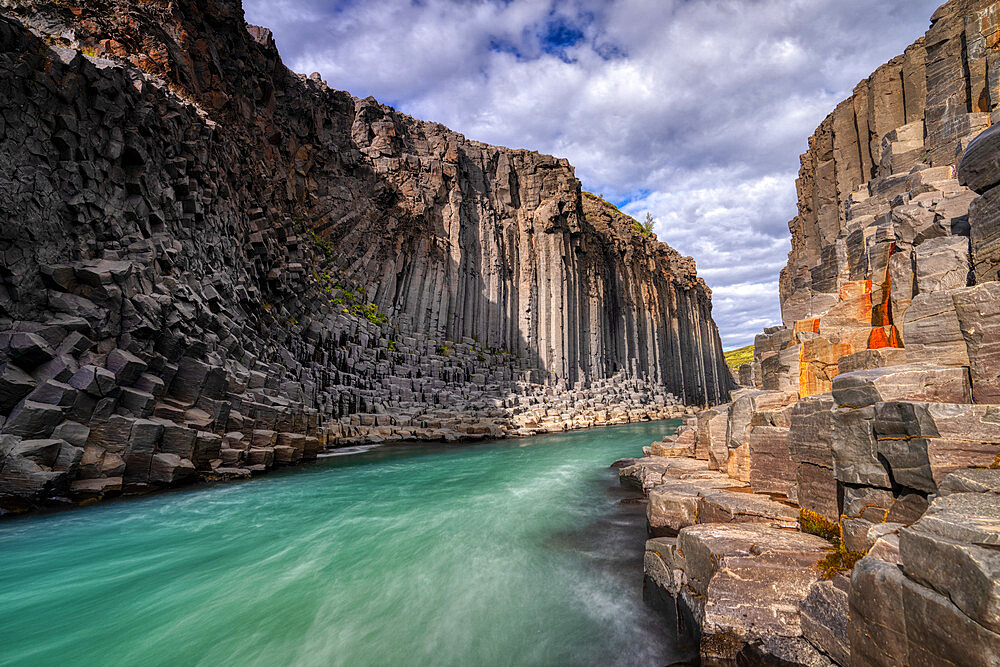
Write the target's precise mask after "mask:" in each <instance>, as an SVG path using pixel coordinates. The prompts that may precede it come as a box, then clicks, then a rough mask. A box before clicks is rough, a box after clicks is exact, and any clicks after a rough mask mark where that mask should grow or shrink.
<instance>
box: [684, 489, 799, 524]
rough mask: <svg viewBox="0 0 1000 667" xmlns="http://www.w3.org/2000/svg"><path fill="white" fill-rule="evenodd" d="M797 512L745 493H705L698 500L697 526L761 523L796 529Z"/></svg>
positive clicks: (784, 504) (721, 491)
mask: <svg viewBox="0 0 1000 667" xmlns="http://www.w3.org/2000/svg"><path fill="white" fill-rule="evenodd" d="M798 521H799V509H798V508H797V507H795V506H793V505H789V504H787V503H782V502H778V501H777V500H772V499H771V498H769V497H768V496H764V495H760V494H756V493H749V492H746V491H730V490H718V491H711V492H706V493H704V494H702V495H701V497H700V498H699V499H698V523H700V524H703V523H721V524H729V523H761V524H766V525H769V526H774V527H776V528H796V527H797V526H798Z"/></svg>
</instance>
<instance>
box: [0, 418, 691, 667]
mask: <svg viewBox="0 0 1000 667" xmlns="http://www.w3.org/2000/svg"><path fill="white" fill-rule="evenodd" d="M675 424H676V422H673V423H670V427H672V426H673V425H675ZM667 429H668V423H662V422H661V423H658V424H655V423H654V424H636V425H629V426H620V427H610V428H603V429H594V430H589V431H580V432H575V433H567V434H558V435H549V436H540V437H535V438H527V439H522V440H507V441H500V442H489V443H482V444H475V445H465V446H444V445H436V446H422V447H415V446H412V447H411V446H389V447H381V448H377V449H373V450H370V451H367V452H362V453H357V454H354V455H350V456H337V457H329V458H325V459H322V460H321V461H319V462H317V463H316V464H313V465H306V466H303V467H300V468H296V469H287V470H283V471H280V472H277V473H273V474H271V475H268V476H266V477H263V478H261V479H257V480H253V481H249V482H242V483H233V484H219V485H211V486H202V487H198V488H193V489H187V490H181V491H177V492H171V493H163V494H158V495H153V496H148V497H144V498H135V499H128V500H122V501H117V502H111V503H106V504H103V505H98V506H92V507H87V508H82V509H76V510H71V511H65V512H56V513H51V514H43V515H36V516H29V517H21V518H15V519H11V520H5V521H2V522H0V665H5V666H6V665H142V666H144V667H145V666H149V665H172V666H173V665H213V666H214V665H240V666H242V665H267V666H271V665H275V666H278V665H350V666H356V665H361V666H363V665H650V666H654V665H658V666H662V665H666V664H670V663H672V662H674V661H678V660H681V659H683V658H684V655H683V653H682V651H681V649H680V648H679V646H678V642H677V640H676V639H675V638H674V636H673V623H671V622H670V621H669V620H667V618H666V617H665V616H663V615H661V614H659V613H657V612H656V611H654V610H653V609H652V608H651V607H650V606H649V605H647V604H646V603H644V602H643V601H642V544H643V540H644V539H645V524H644V513H643V507H642V505H639V504H632V503H627V502H626V503H623V502H622V500H623V499H627V498H629V497H634V496H635V494H634V493H632V492H629V491H626V490H624V489H621V488H620V487H619V485H618V481H617V475H616V474H615V471H613V470H610V469H609V468H608V465H609V464H610V463H611V462H612V461H614V460H615V459H617V458H620V457H626V456H639V455H641V447H642V446H643V445H647V444H649V443H650V442H651V441H652V440H654V439H657V440H658V439H659V438H660V437H661V436H662V435H663V434H664V433H665V432H667Z"/></svg>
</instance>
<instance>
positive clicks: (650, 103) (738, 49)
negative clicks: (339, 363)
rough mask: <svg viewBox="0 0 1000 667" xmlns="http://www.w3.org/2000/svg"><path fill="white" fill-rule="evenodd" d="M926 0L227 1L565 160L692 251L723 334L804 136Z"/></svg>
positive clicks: (772, 248)
mask: <svg viewBox="0 0 1000 667" xmlns="http://www.w3.org/2000/svg"><path fill="white" fill-rule="evenodd" d="M942 1H943V0H244V4H245V7H246V15H247V20H248V21H249V22H251V23H255V24H258V25H264V26H267V27H269V28H271V29H272V30H273V31H274V34H275V38H276V40H277V42H278V48H279V49H280V51H281V53H282V57H283V58H284V61H285V63H286V64H287V65H288V66H289V67H291V68H292V69H293V70H295V71H298V72H304V73H307V74H308V73H311V72H314V71H316V72H320V74H322V75H323V78H324V79H326V81H327V82H328V83H329V84H330V86H332V87H334V88H338V89H341V90H346V91H349V92H350V93H352V94H354V95H356V96H359V97H366V96H368V95H373V96H375V97H376V98H378V99H379V100H380V101H382V102H385V103H388V104H391V105H392V106H394V107H396V108H398V109H400V110H401V111H404V112H405V113H408V114H410V115H412V116H416V117H418V118H423V119H426V120H432V121H437V122H441V123H444V124H445V125H447V126H449V127H451V128H452V129H454V130H456V131H459V132H461V133H463V134H465V135H466V136H468V137H469V138H472V139H477V140H479V141H486V142H489V143H493V144H499V145H503V146H510V147H513V148H529V149H532V150H538V151H541V152H543V153H550V154H553V155H557V156H560V157H566V158H569V160H570V161H571V162H572V163H573V165H575V167H576V173H577V176H578V177H579V178H580V180H581V181H582V182H583V186H584V189H586V190H590V191H592V192H596V193H598V194H603V195H604V197H605V198H606V199H608V200H610V201H613V202H615V203H616V204H619V205H620V206H621V207H622V208H623V210H625V212H627V213H629V214H631V215H632V216H634V217H636V218H642V217H644V216H645V214H646V212H647V211H648V212H651V213H652V214H653V216H654V217H655V219H656V232H657V235H658V236H659V238H660V239H661V240H663V241H666V242H667V243H669V244H670V245H672V246H673V247H674V248H676V249H677V250H679V251H680V252H681V253H683V254H685V255H691V256H693V257H694V258H695V259H696V260H697V262H698V273H699V274H700V275H701V276H702V277H703V278H704V279H705V280H706V281H707V282H708V284H709V286H710V287H712V289H713V293H714V297H713V301H714V304H715V311H714V315H715V320H716V322H717V323H718V324H719V328H720V329H721V331H722V336H723V343H724V345H725V346H726V348H727V349H729V348H731V347H738V346H742V345H745V344H748V343H751V342H753V336H754V334H755V333H757V332H758V331H760V330H761V329H762V328H763V327H765V326H771V325H774V324H779V323H780V314H779V309H778V282H777V280H778V272H779V271H780V269H781V267H782V266H784V264H785V260H786V254H787V253H788V250H789V248H790V245H789V240H788V236H789V235H788V227H787V221H788V220H789V219H790V218H792V217H793V216H794V215H795V212H796V209H795V186H794V180H795V175H796V173H797V171H798V156H799V154H800V153H802V152H803V151H804V150H805V149H806V147H807V143H806V142H807V138H808V136H809V135H810V134H811V133H812V132H813V130H814V129H815V127H816V126H817V125H818V124H819V123H820V122H821V121H822V120H823V118H824V117H825V116H826V115H827V114H828V113H829V112H830V111H832V110H833V108H834V106H835V105H836V103H837V102H839V101H840V100H841V99H843V98H845V97H847V95H849V94H850V92H851V90H852V89H853V88H854V86H855V85H856V84H857V82H858V81H860V80H861V79H862V78H864V77H866V76H868V75H869V74H870V73H871V72H872V71H873V70H874V69H875V68H876V67H878V66H879V65H880V64H882V63H883V62H885V61H887V60H889V59H890V58H892V57H893V56H895V55H897V54H899V53H902V51H903V49H904V48H906V46H907V45H909V44H910V43H911V42H913V41H914V40H916V39H917V38H918V37H919V36H920V35H922V34H923V33H924V31H925V30H926V29H927V27H928V25H929V18H930V16H931V14H932V13H933V11H934V9H936V8H937V6H938V5H939V4H940V3H941V2H942Z"/></svg>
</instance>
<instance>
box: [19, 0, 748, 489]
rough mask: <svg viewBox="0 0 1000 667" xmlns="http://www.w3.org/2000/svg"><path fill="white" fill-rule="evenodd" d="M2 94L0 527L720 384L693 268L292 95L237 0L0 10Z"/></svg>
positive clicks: (580, 420) (690, 397) (648, 404)
mask: <svg viewBox="0 0 1000 667" xmlns="http://www.w3.org/2000/svg"><path fill="white" fill-rule="evenodd" d="M0 88H2V89H3V90H4V91H5V92H4V95H3V96H2V97H0V211H2V214H3V221H2V225H0V364H2V365H0V496H3V497H5V498H6V499H7V501H9V502H7V505H8V506H23V504H19V502H14V501H15V500H16V499H23V498H28V499H38V498H47V497H66V498H72V499H80V498H89V497H102V496H103V495H104V494H107V493H110V492H115V493H117V492H119V491H121V490H126V491H129V490H134V491H143V490H148V489H153V488H159V487H162V486H170V485H173V484H178V483H182V482H185V481H191V480H193V479H197V478H213V477H233V476H236V477H241V476H249V475H251V474H257V473H261V472H264V471H266V470H267V469H269V468H270V467H271V466H273V465H276V464H287V463H295V462H297V461H299V460H303V459H309V458H312V457H315V455H316V453H317V452H318V451H319V450H321V449H322V448H323V447H328V446H339V445H348V444H360V443H370V442H380V441H383V440H406V439H421V440H434V439H449V440H450V439H459V438H481V437H502V436H506V435H528V434H532V433H539V432H547V431H552V430H562V429H565V428H576V427H583V426H590V425H598V424H606V423H623V422H627V421H635V420H639V419H651V418H662V417H666V416H668V415H672V414H676V413H677V411H678V410H682V408H680V407H679V406H682V405H684V404H693V405H709V404H714V403H718V402H720V401H723V400H726V399H727V397H728V394H729V391H730V389H731V388H732V386H733V381H732V377H731V375H730V374H729V371H728V369H727V368H726V366H725V363H724V359H723V355H722V350H721V345H720V341H719V336H718V332H717V330H716V327H715V324H714V323H713V322H712V320H711V293H710V291H709V290H708V288H707V287H706V286H705V284H704V282H703V281H701V280H700V279H699V278H698V277H697V275H696V272H695V266H694V262H693V261H692V260H691V259H690V258H684V257H681V256H680V255H679V254H678V253H676V252H675V251H674V250H672V249H670V248H669V247H667V246H666V245H665V244H662V243H658V242H657V241H655V239H652V238H649V237H648V235H646V234H644V233H643V232H642V231H641V230H640V229H639V228H638V227H637V226H636V225H635V223H634V221H632V220H631V219H630V218H627V217H626V216H624V215H622V214H621V213H619V212H618V211H617V210H616V209H614V208H613V207H611V206H610V205H607V204H605V203H603V202H601V201H600V200H598V199H597V198H595V197H592V196H590V195H585V194H584V193H582V192H581V188H580V184H579V182H578V181H577V180H576V178H575V176H574V173H573V169H572V167H571V166H570V165H569V164H568V163H567V162H566V161H565V160H559V159H556V158H553V157H549V156H544V155H539V154H537V153H534V152H529V151H524V150H511V149H507V148H501V147H494V146H488V145H485V144H481V143H477V142H473V141H469V140H467V139H466V138H465V137H463V136H461V135H459V134H457V133H454V132H451V131H450V130H448V129H447V128H445V127H442V126H441V125H437V124H434V123H426V122H422V121H418V120H415V119H413V118H410V117H408V116H405V115H403V114H400V113H398V112H396V111H394V110H393V109H391V108H389V107H386V106H384V105H382V104H379V103H378V102H376V101H375V100H372V99H365V100H359V99H355V98H353V97H351V96H350V95H349V94H347V93H344V92H339V91H336V90H332V89H331V88H329V87H328V86H327V85H326V84H325V83H324V82H322V81H321V80H320V77H319V75H312V76H310V77H306V76H303V75H298V74H294V73H292V72H290V71H289V70H288V69H287V68H285V67H284V65H283V64H282V62H281V59H280V57H279V55H278V52H277V49H276V47H275V44H274V41H273V39H272V38H271V35H270V33H269V32H268V31H267V30H266V29H263V28H258V27H255V26H248V25H246V23H245V22H244V18H243V12H242V8H241V6H240V4H239V3H238V2H236V1H235V0H209V1H208V2H193V1H183V2H167V1H166V0H164V1H162V2H159V1H158V2H145V3H133V2H125V1H119V0H99V1H95V2H87V3H79V4H77V3H71V2H56V1H48V2H44V1H33V0H17V1H12V0H0ZM0 504H3V503H0Z"/></svg>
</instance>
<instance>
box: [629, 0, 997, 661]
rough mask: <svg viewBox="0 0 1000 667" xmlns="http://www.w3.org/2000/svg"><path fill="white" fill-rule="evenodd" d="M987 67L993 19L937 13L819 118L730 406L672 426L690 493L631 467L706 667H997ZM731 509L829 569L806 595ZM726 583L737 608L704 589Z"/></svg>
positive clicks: (656, 554) (993, 13) (808, 570)
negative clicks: (785, 526) (820, 552)
mask: <svg viewBox="0 0 1000 667" xmlns="http://www.w3.org/2000/svg"><path fill="white" fill-rule="evenodd" d="M998 64H1000V2H996V1H993V0H952V1H951V2H947V3H946V4H944V5H942V6H941V8H940V9H938V11H937V12H936V13H935V14H934V16H933V18H932V24H931V28H930V30H929V31H928V32H927V34H926V35H925V36H924V37H923V38H921V39H920V40H918V41H917V42H916V43H914V44H913V45H912V46H911V47H910V48H909V49H907V50H906V52H905V53H904V54H903V55H902V56H899V57H898V58H895V59H893V60H892V61H891V62H889V63H887V64H886V65H884V66H883V67H881V68H879V70H878V71H876V72H875V73H874V74H873V75H872V76H871V77H869V78H868V79H867V80H865V81H863V82H861V83H860V84H859V85H858V86H857V88H855V90H854V93H853V95H852V96H851V98H850V99H848V100H846V101H844V102H843V103H841V104H840V105H838V106H837V108H836V109H835V110H834V112H833V113H832V114H831V115H830V116H829V117H828V118H827V119H826V120H825V121H824V122H823V124H822V125H821V126H820V127H819V129H818V130H817V131H816V133H815V134H814V135H813V136H812V137H811V138H810V140H809V150H808V151H807V152H806V153H805V154H804V155H803V156H802V168H801V171H800V173H799V179H798V182H797V188H798V195H799V207H798V208H799V210H798V215H797V216H796V218H795V219H794V220H792V222H791V223H790V224H789V228H790V230H791V232H792V251H791V253H790V254H789V258H788V265H787V266H786V268H785V269H784V270H783V271H782V274H781V279H780V286H781V308H782V317H783V326H780V327H773V328H770V329H767V330H765V331H764V333H762V334H760V335H759V336H757V340H756V345H755V358H754V361H753V363H751V364H748V365H746V366H745V367H744V368H742V369H741V370H740V374H739V375H740V378H741V379H743V380H745V381H748V382H747V385H746V386H745V388H744V389H742V390H740V391H738V392H734V393H733V395H732V397H731V398H732V402H731V404H730V405H729V406H728V408H726V407H725V406H717V407H716V408H714V409H713V410H712V411H709V412H706V413H702V414H703V415H704V416H702V415H698V416H696V417H694V418H693V419H692V421H694V422H695V423H697V424H698V425H699V428H697V429H695V430H693V431H692V432H693V433H694V442H691V443H686V448H687V449H689V450H690V451H691V452H694V453H698V452H701V451H705V452H707V454H708V466H707V467H708V468H710V469H711V475H710V474H709V472H699V471H696V470H692V467H691V463H690V462H689V460H688V459H683V460H684V461H688V462H686V463H684V464H677V463H671V462H670V460H667V459H660V460H659V461H658V463H657V464H656V467H655V470H654V469H653V468H651V467H650V464H646V463H644V462H642V461H640V462H635V463H633V466H632V469H633V470H645V471H646V474H645V475H644V479H643V487H644V488H645V489H646V490H647V491H648V494H649V498H650V502H649V510H648V518H649V526H650V534H651V535H652V536H653V537H654V538H655V539H653V540H651V541H650V543H649V544H648V545H647V554H646V573H647V576H648V577H650V579H651V580H652V581H653V582H655V583H656V584H657V585H658V586H659V587H660V588H661V589H662V590H663V591H665V592H667V593H669V594H671V595H673V596H674V597H675V598H676V599H677V600H678V604H679V605H680V608H681V609H682V610H687V611H688V615H689V617H690V620H691V622H692V623H693V624H694V625H695V626H696V627H695V629H696V630H699V631H700V632H701V649H702V655H703V657H704V658H705V659H706V660H709V661H718V660H736V662H737V664H758V663H757V662H755V660H758V661H764V662H765V663H767V664H770V663H772V662H778V663H779V664H789V663H791V664H828V663H829V662H835V663H837V664H842V665H887V666H888V665H1000V644H998V638H1000V621H998V619H1000V612H998V609H1000V604H998V602H997V600H998V599H1000V598H998V595H997V592H998V591H997V582H998V581H1000V564H998V560H997V555H996V554H997V547H998V544H1000V542H998V538H997V534H996V527H997V525H998V523H997V516H998V513H1000V495H998V491H997V490H998V489H1000V472H998V471H997V470H996V469H997V468H998V467H1000V251H998V249H1000V223H998V221H1000V130H998V129H997V128H996V122H997V121H998V120H1000V78H998V77H997V76H996V72H997V71H998V69H997V66H998ZM723 416H724V417H725V420H726V428H725V431H726V436H725V441H724V443H720V441H719V438H718V437H716V436H715V435H713V430H712V429H710V428H709V425H710V424H712V423H713V420H720V421H721V419H722V417H723ZM719 431H721V429H720V428H716V429H715V430H714V432H715V433H718V432H719ZM681 437H683V436H679V437H678V438H677V439H676V443H675V442H673V441H669V440H668V441H667V442H663V443H661V444H660V447H661V450H662V451H663V452H673V453H675V454H680V453H681V452H680V450H676V449H673V448H672V445H673V444H679V443H680V439H681ZM721 475H725V476H726V477H728V478H729V479H730V480H731V482H729V483H732V484H736V483H737V482H739V483H740V484H741V486H739V487H729V488H723V487H725V485H726V484H727V482H726V480H725V479H724V478H720V477H719V476H721ZM738 495H743V496H745V497H749V498H753V499H754V500H752V501H749V500H748V501H744V503H743V505H744V506H747V507H749V506H752V505H757V506H767V504H768V503H774V504H776V505H781V506H782V507H783V508H784V509H785V511H791V512H795V510H796V509H798V510H801V512H802V513H801V515H800V516H799V524H800V528H801V529H802V530H803V531H805V532H812V533H814V534H818V535H822V536H824V537H827V538H829V539H830V542H829V543H828V545H829V546H828V549H829V550H830V552H831V553H832V554H835V555H834V556H830V559H828V558H827V557H823V561H822V563H823V564H822V569H823V570H824V572H825V573H826V574H832V573H835V572H836V571H837V570H843V571H842V572H839V573H836V574H835V576H833V578H832V579H831V580H829V581H826V580H822V579H823V578H822V577H820V576H819V574H818V571H817V570H816V568H814V567H811V566H810V563H809V561H810V560H812V561H813V564H817V562H818V561H820V558H819V557H816V556H815V555H810V556H808V557H807V556H806V554H808V553H809V551H808V550H805V551H797V549H798V548H799V546H801V545H798V543H797V542H796V540H797V538H799V537H801V534H800V533H794V532H786V533H784V534H780V535H774V536H773V537H771V536H770V535H768V536H767V537H765V536H764V535H763V534H756V531H767V530H773V529H774V528H775V527H776V526H777V527H781V513H780V511H774V512H766V513H761V512H758V513H757V520H756V522H755V523H753V524H750V523H740V522H741V521H745V517H746V516H747V515H746V513H743V514H739V513H733V512H729V513H725V512H721V511H719V510H718V507H715V508H711V507H709V504H710V501H711V499H713V498H726V499H729V498H731V497H733V496H738ZM714 504H715V505H716V506H718V505H719V504H720V503H719V502H718V501H715V503H714ZM795 505H797V506H798V507H797V508H796V507H795ZM772 508H773V509H776V508H774V507H773V506H772ZM765 514H766V515H768V517H767V518H766V519H765ZM764 523H770V524H771V525H769V526H760V524H764ZM720 528H724V529H725V530H721V529H720ZM745 531H750V532H753V533H755V534H752V535H751V534H750V533H748V532H745ZM736 536H739V537H738V539H737V537H736ZM748 544H751V545H753V546H747V545H748ZM817 545H818V543H817ZM817 548H818V547H817ZM834 548H836V552H833V549H834ZM706 554H707V555H706ZM779 554H780V555H779ZM772 559H774V560H775V561H776V562H777V563H780V564H781V566H780V567H776V566H775V564H774V563H772V562H771V560H772ZM796 562H798V563H800V565H799V566H797V567H796V566H794V565H791V564H794V563H796ZM855 562H856V563H857V564H856V565H854V564H855ZM838 563H839V564H840V565H838ZM786 565H787V566H790V567H789V568H788V569H782V568H783V567H785V566H786ZM850 565H854V567H853V568H850V567H849V566H850ZM841 566H842V567H841ZM737 567H738V568H739V569H737ZM730 571H731V572H734V573H736V572H738V577H739V578H740V580H741V581H742V582H744V584H745V589H744V590H745V594H746V597H745V598H744V599H740V598H739V597H737V596H734V595H732V593H731V591H730V590H728V588H727V587H726V586H725V585H720V586H719V588H718V589H716V588H713V586H714V584H713V582H714V581H716V577H719V576H720V575H722V576H723V578H722V579H719V581H720V583H721V582H726V581H727V579H726V573H727V572H730ZM706 573H708V574H706ZM709 574H710V575H711V576H709ZM761 581H772V582H774V586H773V588H772V589H770V590H765V589H764V588H763V587H762V586H760V582H761ZM747 600H752V601H753V605H754V608H753V610H752V611H750V610H743V609H742V608H741V606H740V605H741V602H743V601H747ZM779 609H780V610H781V612H782V614H783V615H779V613H778V611H777V610H779ZM710 610H712V611H714V612H715V614H714V615H713V614H711V613H709V611H710ZM779 618H780V619H781V621H782V622H781V623H780V624H776V623H775V621H776V620H777V619H779ZM723 638H724V640H723ZM779 661H781V662H779Z"/></svg>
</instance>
